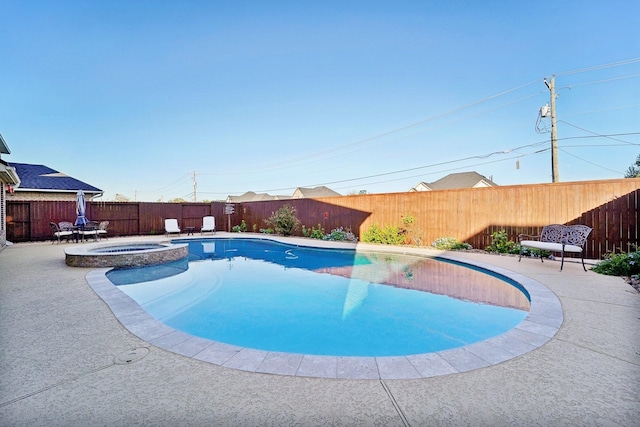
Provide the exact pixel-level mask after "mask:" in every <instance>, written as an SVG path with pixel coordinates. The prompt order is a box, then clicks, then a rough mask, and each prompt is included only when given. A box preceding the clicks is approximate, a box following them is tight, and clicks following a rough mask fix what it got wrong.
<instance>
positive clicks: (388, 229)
mask: <svg viewBox="0 0 640 427" xmlns="http://www.w3.org/2000/svg"><path fill="white" fill-rule="evenodd" d="M405 240H406V233H405V230H403V229H400V228H398V227H394V226H392V225H387V226H385V228H381V227H380V226H379V225H378V224H373V225H372V226H371V227H369V229H368V230H367V231H365V232H364V233H363V234H362V241H363V242H367V243H381V244H383V245H402V244H403V243H404V242H405Z"/></svg>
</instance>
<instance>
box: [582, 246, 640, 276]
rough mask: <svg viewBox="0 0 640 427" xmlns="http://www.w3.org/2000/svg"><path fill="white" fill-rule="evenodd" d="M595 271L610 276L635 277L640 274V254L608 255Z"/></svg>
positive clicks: (596, 266) (595, 267)
mask: <svg viewBox="0 0 640 427" xmlns="http://www.w3.org/2000/svg"><path fill="white" fill-rule="evenodd" d="M592 270H593V271H595V272H596V273H600V274H607V275H609V276H634V275H637V274H640V252H638V251H635V252H630V253H628V254H627V253H621V254H607V255H606V256H605V259H604V260H602V261H600V262H599V263H598V264H596V265H595V266H593V268H592Z"/></svg>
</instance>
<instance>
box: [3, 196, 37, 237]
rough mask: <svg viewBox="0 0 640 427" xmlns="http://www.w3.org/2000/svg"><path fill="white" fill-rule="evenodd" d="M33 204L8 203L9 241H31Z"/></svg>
mask: <svg viewBox="0 0 640 427" xmlns="http://www.w3.org/2000/svg"><path fill="white" fill-rule="evenodd" d="M30 218H31V203H29V202H25V203H20V202H12V203H7V241H9V242H28V241H30V240H31V219H30Z"/></svg>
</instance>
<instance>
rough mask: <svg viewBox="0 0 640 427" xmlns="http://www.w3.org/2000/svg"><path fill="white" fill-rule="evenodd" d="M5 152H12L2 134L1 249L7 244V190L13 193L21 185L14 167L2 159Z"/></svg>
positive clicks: (0, 157)
mask: <svg viewBox="0 0 640 427" xmlns="http://www.w3.org/2000/svg"><path fill="white" fill-rule="evenodd" d="M3 154H11V151H9V147H8V146H7V143H6V142H5V141H4V138H3V137H2V135H0V186H2V189H0V249H2V248H4V247H5V246H6V245H7V192H8V193H9V194H11V193H12V192H13V191H15V188H16V187H17V186H19V185H20V177H19V176H18V174H17V172H16V170H15V169H14V168H13V167H11V166H10V165H9V164H8V163H7V162H5V161H3V160H2V155H3Z"/></svg>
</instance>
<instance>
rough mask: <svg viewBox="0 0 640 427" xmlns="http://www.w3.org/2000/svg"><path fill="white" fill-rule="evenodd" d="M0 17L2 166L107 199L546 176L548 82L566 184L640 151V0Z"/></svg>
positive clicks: (397, 187)
mask: <svg viewBox="0 0 640 427" xmlns="http://www.w3.org/2000/svg"><path fill="white" fill-rule="evenodd" d="M0 16H2V18H3V19H2V25H0V58H2V65H1V66H0V89H1V93H2V97H1V102H0V133H2V135H3V137H4V139H5V141H6V142H7V144H8V145H9V147H10V149H11V154H10V155H6V156H4V157H3V160H6V161H9V162H16V163H32V164H45V165H47V166H50V167H52V168H54V169H57V170H59V171H61V172H64V173H66V174H68V175H71V176H73V177H75V178H77V179H80V180H82V181H85V182H87V183H89V184H91V185H94V186H96V187H99V188H101V189H103V190H104V191H105V197H104V198H105V199H106V200H111V199H113V197H114V195H115V194H116V193H120V194H123V195H125V196H127V197H129V198H130V199H132V200H134V199H135V200H145V201H156V200H159V199H162V200H168V199H172V198H178V197H181V198H184V199H188V200H192V199H193V188H194V187H193V177H194V173H195V181H196V183H197V190H196V191H197V199H198V200H203V199H208V200H219V199H224V198H226V196H227V195H230V194H231V195H239V194H242V193H244V192H246V191H250V190H251V191H256V192H268V193H271V194H285V195H290V194H292V192H293V190H294V189H295V188H296V187H304V186H316V185H327V186H328V187H330V188H333V189H334V190H336V191H338V192H340V193H341V194H349V193H354V192H358V191H360V190H366V191H367V192H368V193H384V192H402V191H407V190H408V189H409V188H411V187H413V186H415V185H416V184H417V183H419V182H421V181H425V182H432V181H435V180H437V179H439V178H442V177H443V176H445V175H447V174H449V173H453V172H464V171H472V170H475V171H477V172H479V173H481V174H483V175H485V176H487V177H490V178H491V177H492V178H493V180H494V181H495V182H496V183H498V184H500V185H511V184H528V183H543V182H550V181H551V154H550V150H549V148H550V143H549V140H550V134H549V133H537V132H536V121H537V118H538V111H539V109H540V107H542V106H543V105H544V104H546V103H548V102H549V91H548V90H547V88H546V86H545V85H544V83H543V78H544V77H547V78H549V77H550V76H552V75H556V87H557V89H558V98H557V116H558V120H559V121H558V139H559V156H558V158H559V175H560V180H561V181H582V180H591V179H610V178H622V177H623V175H624V172H625V171H626V170H627V168H628V167H629V166H631V165H632V164H633V163H634V161H635V159H636V157H637V156H638V154H640V134H639V133H640V25H638V17H639V16H640V2H637V1H635V0H628V1H616V0H614V1H608V2H600V1H597V2H596V1H570V0H569V1H526V2H525V1H489V0H485V1H426V0H424V1H402V0H399V1H384V2H381V1H299V2H292V1H273V0H270V1H241V0H240V1H225V2H223V1H213V0H211V1H159V0H155V1H141V0H136V1H113V0H110V1H84V2H82V1H76V0H73V1H31V0H15V1H7V0H0ZM602 65H606V66H604V67H600V66H602ZM545 124H546V125H548V123H542V124H541V126H542V127H544V125H545ZM598 135H613V136H609V137H603V136H598ZM518 147H521V148H518ZM505 151H507V152H506V153H505ZM492 153H494V154H492ZM489 154H492V155H490V156H489ZM465 159H466V160H465ZM518 166H519V167H518Z"/></svg>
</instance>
